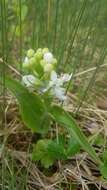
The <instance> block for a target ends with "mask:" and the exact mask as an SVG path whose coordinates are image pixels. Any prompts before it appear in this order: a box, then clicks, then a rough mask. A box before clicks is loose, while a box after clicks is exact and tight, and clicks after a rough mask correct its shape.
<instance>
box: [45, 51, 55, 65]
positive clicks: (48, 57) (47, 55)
mask: <svg viewBox="0 0 107 190" xmlns="http://www.w3.org/2000/svg"><path fill="white" fill-rule="evenodd" d="M43 58H44V60H45V61H46V62H47V63H52V60H53V55H52V53H50V52H47V53H45V54H44V56H43Z"/></svg>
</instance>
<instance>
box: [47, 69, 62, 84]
mask: <svg viewBox="0 0 107 190" xmlns="http://www.w3.org/2000/svg"><path fill="white" fill-rule="evenodd" d="M50 78H51V80H50V82H49V85H50V86H53V85H55V86H62V85H63V81H62V80H61V79H60V78H58V76H57V73H56V72H55V71H52V72H51V77H50Z"/></svg>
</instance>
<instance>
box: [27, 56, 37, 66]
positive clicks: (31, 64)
mask: <svg viewBox="0 0 107 190" xmlns="http://www.w3.org/2000/svg"><path fill="white" fill-rule="evenodd" d="M29 64H30V67H31V66H33V65H35V64H36V60H35V58H34V57H31V58H30V59H29Z"/></svg>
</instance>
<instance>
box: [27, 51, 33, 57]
mask: <svg viewBox="0 0 107 190" xmlns="http://www.w3.org/2000/svg"><path fill="white" fill-rule="evenodd" d="M34 53H35V52H34V50H33V49H29V50H28V51H27V57H28V58H31V57H32V56H33V55H34Z"/></svg>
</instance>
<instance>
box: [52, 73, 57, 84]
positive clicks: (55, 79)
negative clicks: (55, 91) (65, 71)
mask: <svg viewBox="0 0 107 190" xmlns="http://www.w3.org/2000/svg"><path fill="white" fill-rule="evenodd" d="M51 80H52V81H53V82H56V81H57V73H56V72H55V71H52V72H51Z"/></svg>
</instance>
